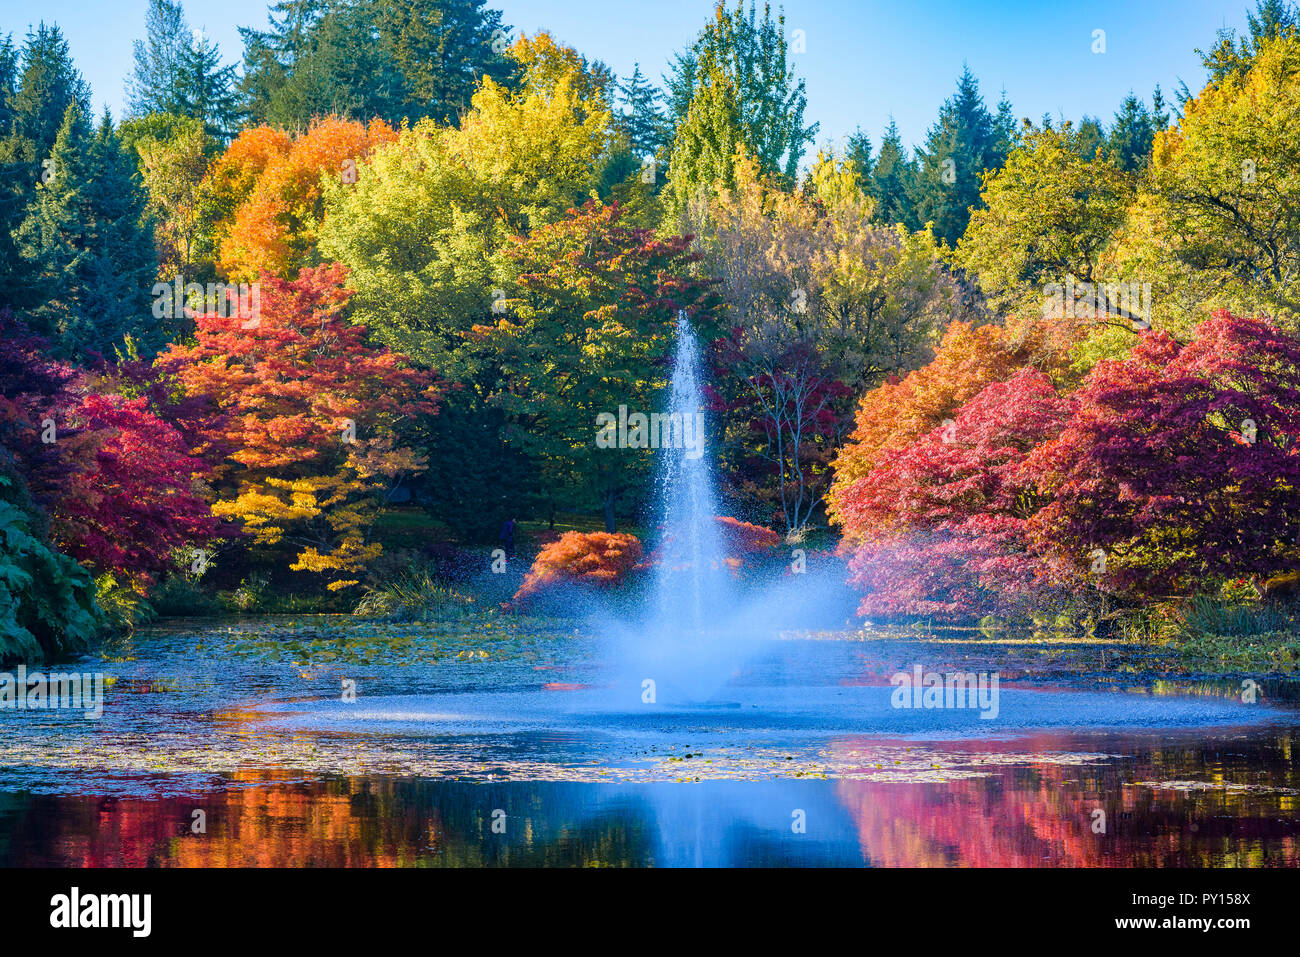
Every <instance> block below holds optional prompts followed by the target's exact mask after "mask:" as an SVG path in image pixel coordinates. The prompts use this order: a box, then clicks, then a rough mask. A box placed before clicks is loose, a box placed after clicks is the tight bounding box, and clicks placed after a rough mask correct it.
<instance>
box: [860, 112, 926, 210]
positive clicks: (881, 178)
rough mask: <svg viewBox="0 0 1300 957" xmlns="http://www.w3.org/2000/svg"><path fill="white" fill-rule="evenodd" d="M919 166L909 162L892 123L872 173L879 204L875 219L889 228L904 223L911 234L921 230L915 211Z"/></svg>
mask: <svg viewBox="0 0 1300 957" xmlns="http://www.w3.org/2000/svg"><path fill="white" fill-rule="evenodd" d="M915 183H916V165H915V163H913V162H912V161H910V160H908V158H907V149H906V147H904V146H903V138H902V136H900V135H899V132H898V125H897V124H896V123H895V122H894V121H893V120H892V119H891V120H890V121H889V129H887V130H886V131H885V138H884V140H882V141H881V144H880V155H879V156H878V157H877V158H876V162H875V165H874V167H873V168H872V170H871V195H872V198H874V199H875V201H876V212H875V216H876V219H877V220H879V221H880V222H882V223H889V224H890V225H893V224H896V223H902V224H903V225H904V226H905V227H906V228H907V229H908V230H911V231H915V230H917V229H919V228H920V225H921V224H920V223H919V222H917V218H916V207H915V206H914V205H913V203H912V193H913V191H914V190H915Z"/></svg>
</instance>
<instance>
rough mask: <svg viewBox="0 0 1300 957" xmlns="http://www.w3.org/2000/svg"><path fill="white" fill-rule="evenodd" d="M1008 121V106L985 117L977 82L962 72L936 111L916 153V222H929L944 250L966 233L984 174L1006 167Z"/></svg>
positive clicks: (1009, 135) (1009, 136) (1009, 140)
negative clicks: (943, 243)
mask: <svg viewBox="0 0 1300 957" xmlns="http://www.w3.org/2000/svg"><path fill="white" fill-rule="evenodd" d="M1003 102H1004V103H1005V97H1004V100H1003ZM1010 117H1011V109H1010V105H1007V106H1005V107H1004V106H1002V105H999V107H998V114H997V116H996V117H995V116H994V115H993V114H991V113H989V111H988V109H987V108H986V107H985V105H984V98H983V97H982V96H981V95H980V92H979V81H977V80H976V79H975V77H974V75H973V74H972V73H971V72H970V70H969V69H968V68H964V69H963V70H962V75H961V79H960V80H958V81H957V92H956V94H954V95H953V96H952V97H950V98H949V99H948V100H947V101H946V102H945V103H944V105H943V107H942V108H941V109H940V110H939V120H938V122H937V123H935V125H934V126H932V127H931V128H930V131H929V133H928V134H927V136H926V143H925V148H924V149H921V150H919V151H918V160H919V163H918V168H917V178H916V185H915V202H916V217H917V219H918V220H919V221H920V222H922V223H926V222H930V223H933V224H934V233H935V237H936V238H938V239H941V240H943V241H944V242H946V243H947V244H948V245H950V246H953V245H956V242H957V240H958V238H959V237H960V236H961V235H962V233H964V232H965V231H966V224H967V222H969V221H970V211H971V209H972V208H977V207H978V206H979V205H980V188H981V186H982V185H983V175H984V173H985V172H986V171H988V170H997V169H1000V168H1001V167H1002V164H1003V163H1004V162H1006V158H1007V154H1008V153H1009V152H1010V150H1011V147H1012V137H1013V135H1014V131H1013V128H1012V125H1011V122H1010Z"/></svg>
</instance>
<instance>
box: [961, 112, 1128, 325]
mask: <svg viewBox="0 0 1300 957" xmlns="http://www.w3.org/2000/svg"><path fill="white" fill-rule="evenodd" d="M1081 135H1082V134H1080V133H1079V132H1076V131H1075V130H1074V128H1073V126H1072V125H1071V124H1069V123H1066V124H1064V125H1063V126H1062V127H1060V128H1059V129H1034V128H1029V130H1028V132H1027V133H1026V134H1025V135H1024V136H1023V137H1022V139H1021V143H1020V146H1019V147H1017V148H1016V149H1015V150H1014V151H1013V152H1012V153H1011V156H1010V157H1008V159H1007V161H1006V165H1005V166H1003V167H1002V169H1001V170H999V171H998V172H996V173H993V174H991V175H990V176H989V177H988V178H987V179H986V181H985V184H984V191H983V193H982V195H981V203H980V206H981V208H980V209H977V210H976V211H975V212H974V213H973V214H971V219H970V225H969V226H968V227H967V229H966V233H965V235H964V236H962V238H961V240H960V241H959V243H958V245H957V249H956V251H955V253H954V255H953V259H954V261H955V262H956V264H957V265H958V266H960V267H961V268H962V269H964V270H966V272H967V273H968V274H969V275H972V276H974V277H977V279H978V282H979V286H980V288H981V289H982V290H983V291H984V293H985V295H986V296H988V297H989V298H990V299H991V300H992V302H993V304H994V305H995V306H997V307H998V308H1000V309H1003V310H1006V311H1016V310H1019V309H1024V310H1026V311H1027V312H1028V313H1030V314H1034V313H1039V312H1041V311H1042V303H1043V297H1044V289H1045V287H1046V286H1048V285H1049V284H1060V283H1064V282H1065V281H1066V279H1070V280H1073V281H1074V282H1077V283H1097V282H1100V281H1101V280H1102V278H1103V277H1102V275H1101V268H1100V266H1101V261H1102V253H1103V251H1104V250H1105V248H1106V246H1107V244H1108V243H1109V242H1110V240H1111V236H1112V234H1113V233H1114V232H1115V230H1116V229H1117V228H1118V227H1119V226H1120V225H1121V224H1122V223H1123V222H1124V218H1125V215H1126V213H1127V210H1128V206H1129V203H1130V202H1131V200H1132V189H1131V187H1130V185H1129V180H1128V178H1127V177H1126V176H1125V174H1124V172H1123V170H1121V169H1120V168H1119V167H1118V166H1117V165H1116V163H1115V162H1114V161H1113V160H1112V159H1111V158H1110V157H1108V156H1105V155H1104V154H1100V153H1098V152H1097V151H1096V150H1094V151H1093V153H1092V155H1091V156H1087V155H1086V150H1085V149H1083V148H1080V146H1079V144H1078V140H1079V138H1080V136H1081ZM1069 314H1070V315H1073V314H1074V310H1070V313H1069ZM1089 318H1091V316H1089Z"/></svg>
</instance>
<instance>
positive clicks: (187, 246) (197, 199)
mask: <svg viewBox="0 0 1300 957" xmlns="http://www.w3.org/2000/svg"><path fill="white" fill-rule="evenodd" d="M118 133H119V135H120V136H121V138H122V145H123V147H124V148H125V149H127V150H128V151H129V152H131V153H132V154H134V156H135V158H136V160H137V167H138V171H139V174H140V179H141V182H142V183H143V184H144V187H145V190H146V192H147V193H148V196H149V204H148V207H147V208H146V210H145V215H146V217H147V218H148V219H150V220H151V221H153V223H154V224H155V227H154V239H155V241H156V243H157V247H158V269H159V274H160V275H161V276H164V277H170V276H175V275H177V274H179V275H183V276H185V277H186V281H187V282H188V281H198V282H208V281H212V280H215V279H216V272H215V269H214V268H213V266H212V262H213V255H214V249H213V241H212V236H211V235H210V233H211V223H210V221H209V219H210V217H208V215H207V214H206V207H205V203H206V202H207V201H208V199H209V197H210V193H211V188H210V184H209V183H207V182H205V177H206V176H207V173H208V170H209V168H210V166H211V164H212V161H213V160H214V159H215V158H216V156H217V155H218V152H219V144H218V142H217V140H216V139H215V138H214V137H213V136H211V135H210V134H209V133H208V132H207V131H206V129H205V128H204V124H203V121H202V120H197V119H193V118H191V117H187V116H177V115H175V114H172V113H150V114H149V115H148V116H143V117H139V118H137V119H132V120H127V121H126V122H124V123H123V124H122V125H121V126H120V127H119V129H118Z"/></svg>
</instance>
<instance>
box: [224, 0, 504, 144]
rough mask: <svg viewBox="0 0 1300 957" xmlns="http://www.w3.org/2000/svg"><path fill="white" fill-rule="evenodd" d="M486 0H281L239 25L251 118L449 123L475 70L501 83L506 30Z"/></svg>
mask: <svg viewBox="0 0 1300 957" xmlns="http://www.w3.org/2000/svg"><path fill="white" fill-rule="evenodd" d="M485 6H486V0H338V2H329V3H326V2H322V0H281V2H279V3H276V4H274V5H273V6H272V7H271V13H270V26H269V29H268V30H253V29H249V28H245V27H241V28H240V31H239V32H240V35H241V36H242V38H243V40H244V72H243V77H242V79H241V81H240V92H241V95H242V97H243V99H244V104H245V111H246V115H247V118H248V120H249V121H251V122H254V123H271V124H273V125H280V126H284V127H287V128H289V129H294V128H297V129H303V128H306V127H307V126H308V125H309V124H310V123H311V121H312V119H313V118H315V117H318V116H323V115H327V114H333V115H337V116H341V117H345V118H348V119H355V120H360V121H362V122H369V121H370V120H371V119H372V118H373V117H376V116H377V117H380V118H382V119H384V120H386V121H387V122H389V123H390V124H391V125H393V126H397V125H399V124H400V122H401V121H402V120H403V119H409V120H410V121H411V122H412V123H415V122H417V121H419V120H421V119H426V118H428V119H433V120H436V121H437V122H439V123H448V122H455V121H456V119H457V118H458V117H459V116H460V115H461V114H462V113H464V112H465V111H466V110H467V109H468V108H469V105H470V100H471V97H472V96H473V93H474V90H475V87H476V84H477V83H478V81H479V80H480V79H481V78H484V77H487V78H491V79H493V80H495V81H497V82H503V81H505V80H506V79H507V78H508V77H509V76H510V73H511V70H512V66H511V64H510V61H509V60H508V58H506V57H505V56H504V55H503V54H504V47H505V43H504V38H505V36H506V33H507V32H508V28H506V27H505V26H504V25H503V24H502V22H501V14H500V12H499V11H496V10H490V9H485Z"/></svg>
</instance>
